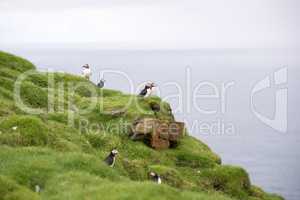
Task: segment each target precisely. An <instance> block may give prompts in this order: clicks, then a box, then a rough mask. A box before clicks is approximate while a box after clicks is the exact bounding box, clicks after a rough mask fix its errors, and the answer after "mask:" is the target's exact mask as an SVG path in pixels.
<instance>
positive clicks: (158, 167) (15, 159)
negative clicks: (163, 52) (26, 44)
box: [0, 52, 281, 200]
mask: <svg viewBox="0 0 300 200" xmlns="http://www.w3.org/2000/svg"><path fill="white" fill-rule="evenodd" d="M34 69H35V67H34V66H33V65H32V64H31V63H30V62H28V61H26V60H24V59H22V58H19V57H16V56H13V55H11V54H7V53H4V52H0V199H3V200H13V199H14V200H18V199H20V200H21V199H22V200H24V199H25V200H26V199H34V200H35V199H103V200H106V199H107V200H112V199H130V200H132V199H158V200H164V199H174V200H176V199H180V200H181V199H195V200H196V199H202V200H203V199H207V200H230V199H242V200H245V199H249V200H276V199H281V197H279V196H276V195H271V194H267V193H265V192H264V191H263V190H261V189H260V188H257V187H255V186H252V185H251V183H250V180H249V177H248V174H247V172H246V171H245V170H243V169H241V168H239V167H233V166H224V165H221V159H220V158H219V156H217V155H216V154H214V153H213V152H212V151H211V150H210V148H209V147H208V146H207V145H205V144H204V143H202V142H201V141H199V140H196V139H194V138H193V137H191V136H188V135H187V136H185V137H184V138H183V139H182V141H181V142H180V143H179V145H178V146H177V147H176V148H174V149H169V150H164V151H155V150H153V149H151V148H149V147H148V146H146V145H145V144H143V143H141V142H133V141H131V140H130V138H128V131H129V126H128V124H130V123H132V122H133V121H134V120H135V119H138V118H139V117H144V116H150V117H159V118H161V119H168V120H172V119H173V116H172V114H171V113H170V106H169V105H168V103H166V102H161V100H160V99H159V98H158V97H151V98H148V99H141V98H139V97H137V96H133V95H128V94H123V93H121V92H119V91H114V90H108V89H98V88H96V87H95V85H94V84H92V83H91V82H89V81H87V80H85V79H82V78H81V77H78V76H74V75H70V74H62V73H51V74H49V73H39V72H37V73H35V74H32V75H30V76H29V77H28V78H27V79H26V80H24V82H23V83H22V85H21V98H22V100H23V101H24V104H25V105H26V106H30V107H31V108H35V109H38V111H40V112H39V113H37V114H35V115H30V114H28V113H26V112H25V111H23V110H22V109H20V108H18V106H16V104H15V101H14V92H13V90H14V83H15V81H16V80H17V77H18V76H19V75H20V74H21V73H22V72H25V71H27V70H34ZM49 78H50V79H52V80H53V81H54V82H53V83H54V84H53V83H52V84H49V82H48V79H49ZM78 83H81V84H80V85H79V86H78V85H76V84H78ZM70 87H71V90H70ZM87 88H93V90H92V91H90V90H88V89H87ZM49 96H50V97H52V100H51V101H49V100H48V97H49ZM50 99H51V98H50ZM70 101H72V104H71V106H70V103H69V102H70ZM153 103H159V104H160V105H161V108H162V109H161V111H160V112H159V113H157V114H156V115H155V113H154V112H153V111H152V110H151V108H150V107H151V106H150V105H151V104H153ZM91 104H94V106H93V107H91V109H90V110H89V112H83V111H84V110H86V109H88V108H89V107H90V105H91ZM116 111H117V113H118V111H122V112H120V113H119V114H114V113H116ZM123 111H124V112H123ZM70 116H72V118H70ZM70 119H71V120H70ZM71 122H73V123H71ZM119 124H125V125H123V126H121V127H120V126H118V125H119ZM15 127H17V128H15ZM116 127H117V128H116ZM114 147H117V148H118V150H119V152H120V155H119V157H118V160H117V162H116V166H115V167H114V168H110V167H108V166H106V165H105V164H104V163H103V159H104V158H105V156H106V155H107V154H108V152H109V151H110V150H111V149H112V148H114ZM150 171H156V172H158V173H159V174H160V175H161V177H162V179H163V183H164V184H163V185H157V184H155V183H153V182H151V181H149V177H148V173H149V172H150ZM37 185H38V186H39V187H40V188H41V192H40V193H36V192H35V187H36V186H37Z"/></svg>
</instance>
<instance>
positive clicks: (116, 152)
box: [111, 148, 119, 156]
mask: <svg viewBox="0 0 300 200" xmlns="http://www.w3.org/2000/svg"><path fill="white" fill-rule="evenodd" d="M111 154H112V155H113V156H116V155H118V154H119V152H118V150H117V149H116V148H114V149H113V150H112V151H111Z"/></svg>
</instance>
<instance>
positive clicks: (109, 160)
mask: <svg viewBox="0 0 300 200" xmlns="http://www.w3.org/2000/svg"><path fill="white" fill-rule="evenodd" d="M118 153H119V152H118V150H117V149H116V148H114V149H113V150H112V151H111V152H110V154H109V155H108V156H107V157H106V158H105V159H104V162H105V163H106V164H108V165H109V166H110V167H114V165H115V162H116V156H117V155H118Z"/></svg>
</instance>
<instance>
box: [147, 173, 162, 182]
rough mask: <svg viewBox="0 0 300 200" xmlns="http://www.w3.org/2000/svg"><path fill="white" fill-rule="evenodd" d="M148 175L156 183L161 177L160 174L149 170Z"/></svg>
mask: <svg viewBox="0 0 300 200" xmlns="http://www.w3.org/2000/svg"><path fill="white" fill-rule="evenodd" d="M150 177H151V178H152V179H153V181H154V182H156V183H157V184H161V178H160V176H159V175H158V174H157V173H155V172H150Z"/></svg>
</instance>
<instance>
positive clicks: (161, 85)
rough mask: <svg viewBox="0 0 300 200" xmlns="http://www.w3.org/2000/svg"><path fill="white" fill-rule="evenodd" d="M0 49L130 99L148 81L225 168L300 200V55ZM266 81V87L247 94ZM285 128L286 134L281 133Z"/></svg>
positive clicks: (247, 51) (230, 51)
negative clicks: (87, 70) (85, 77)
mask: <svg viewBox="0 0 300 200" xmlns="http://www.w3.org/2000/svg"><path fill="white" fill-rule="evenodd" d="M4 50H7V51H9V52H12V53H15V54H17V55H20V56H23V57H25V58H27V59H29V60H31V61H32V62H33V63H34V64H36V66H37V67H38V68H39V69H40V70H46V69H49V68H50V69H52V70H55V71H65V72H69V73H75V74H80V73H81V66H82V65H83V64H86V63H88V64H89V65H90V66H91V67H92V71H93V76H92V80H93V81H94V82H97V81H99V79H100V76H101V77H102V76H103V77H104V79H105V80H106V85H105V87H106V88H112V89H117V90H122V91H124V92H128V93H137V92H138V90H139V89H138V86H140V85H143V83H144V82H147V81H154V82H155V83H156V84H157V85H158V87H157V89H156V94H157V95H159V96H161V97H162V98H164V99H165V100H167V101H168V102H170V103H171V105H172V108H173V112H174V114H175V116H176V119H177V120H179V121H185V122H186V125H187V128H188V129H189V132H190V133H191V135H193V136H195V137H197V138H199V139H200V140H202V141H204V142H206V143H207V144H208V145H209V146H210V147H211V148H212V150H213V151H215V152H216V153H217V154H219V155H220V156H221V157H222V161H223V163H224V164H232V165H238V166H242V167H244V168H245V169H246V170H247V171H248V172H249V174H250V177H251V181H252V183H253V184H255V185H258V186H260V187H262V188H263V189H264V190H266V191H268V192H274V193H278V194H281V195H283V196H284V197H285V198H286V199H287V200H299V199H300V176H299V173H298V170H299V169H300V160H299V159H300V131H299V130H300V125H299V122H300V120H299V114H298V112H299V111H300V109H299V105H298V103H299V102H300V94H299V92H298V90H299V89H300V58H299V55H300V51H298V50H287V49H286V50H270V49H267V50H266V49H265V50H264V49H200V50H177V51H167V50H151V51H150V50H148V51H146V50H99V49H95V48H91V49H88V48H63V49H62V48H47V47H43V48H29V47H28V48H24V47H23V48H15V47H7V48H6V49H4ZM280 69H281V70H282V71H284V72H285V71H287V75H286V76H285V74H283V80H284V79H285V78H286V79H287V81H286V82H284V81H283V82H281V83H280V84H275V83H276V79H277V78H278V77H277V76H278V75H277V74H278V73H277V72H278V70H280ZM267 77H269V83H270V84H269V85H268V84H267V86H266V87H265V88H264V89H263V90H261V91H259V92H256V93H253V91H254V90H253V88H254V87H255V86H256V85H257V84H258V83H259V81H261V80H264V79H265V78H267ZM276 77H277V78H276ZM264 83H265V82H264ZM285 89H287V90H288V94H287V96H282V98H283V99H287V104H286V105H285V104H284V103H282V101H279V100H280V98H279V99H277V100H276V94H278V93H277V92H278V91H283V90H285ZM251 98H252V99H253V101H252V102H251ZM280 109H281V110H283V112H282V111H281V110H280ZM285 109H286V112H287V119H286V120H285V118H284V113H285V112H284V111H285ZM258 115H260V116H264V117H263V118H268V119H270V120H272V119H273V118H274V116H277V117H278V121H276V122H275V126H274V125H273V127H272V124H270V122H266V121H263V120H261V119H260V118H259V117H258ZM285 121H286V122H287V125H288V126H287V130H286V131H285V130H283V131H282V130H281V131H280V130H279V129H280V128H282V129H284V125H280V124H281V123H282V122H283V124H284V122H285ZM278 127H279V128H278Z"/></svg>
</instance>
